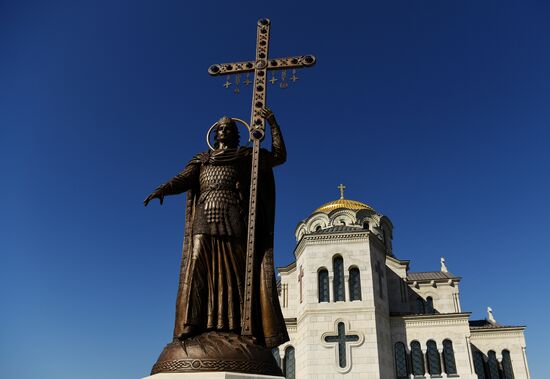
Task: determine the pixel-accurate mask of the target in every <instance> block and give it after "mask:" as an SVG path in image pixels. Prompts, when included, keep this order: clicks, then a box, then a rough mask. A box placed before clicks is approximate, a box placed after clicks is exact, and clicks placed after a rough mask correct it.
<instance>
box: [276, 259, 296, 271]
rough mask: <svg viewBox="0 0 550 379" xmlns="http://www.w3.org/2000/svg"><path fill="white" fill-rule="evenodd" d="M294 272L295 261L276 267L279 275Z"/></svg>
mask: <svg viewBox="0 0 550 379" xmlns="http://www.w3.org/2000/svg"><path fill="white" fill-rule="evenodd" d="M294 270H296V261H294V262H291V263H289V264H288V265H287V266H282V267H277V271H279V273H285V274H286V273H289V272H291V271H294Z"/></svg>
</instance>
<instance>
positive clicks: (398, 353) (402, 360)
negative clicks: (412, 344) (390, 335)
mask: <svg viewBox="0 0 550 379" xmlns="http://www.w3.org/2000/svg"><path fill="white" fill-rule="evenodd" d="M395 375H396V376H397V379H408V377H409V372H408V370H407V351H406V350H405V344H404V343H403V342H397V343H396V344H395Z"/></svg>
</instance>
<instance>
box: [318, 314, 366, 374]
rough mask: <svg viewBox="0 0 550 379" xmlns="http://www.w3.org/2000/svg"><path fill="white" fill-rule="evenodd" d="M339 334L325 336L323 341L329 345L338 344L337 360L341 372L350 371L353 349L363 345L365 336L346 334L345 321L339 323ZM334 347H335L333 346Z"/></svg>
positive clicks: (326, 334)
mask: <svg viewBox="0 0 550 379" xmlns="http://www.w3.org/2000/svg"><path fill="white" fill-rule="evenodd" d="M336 329H337V333H336V334H334V333H325V334H323V337H322V338H323V341H324V342H325V343H327V344H337V345H336V346H335V347H336V360H337V361H338V367H339V368H340V370H345V369H349V368H350V367H351V347H352V346H359V345H361V344H362V343H363V336H361V335H359V334H346V325H345V323H344V321H338V323H337V327H336ZM332 346H334V345H332Z"/></svg>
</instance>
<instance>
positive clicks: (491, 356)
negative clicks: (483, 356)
mask: <svg viewBox="0 0 550 379" xmlns="http://www.w3.org/2000/svg"><path fill="white" fill-rule="evenodd" d="M487 366H489V377H490V378H491V379H500V375H499V373H498V361H497V353H495V352H494V351H493V350H490V351H489V352H488V353H487Z"/></svg>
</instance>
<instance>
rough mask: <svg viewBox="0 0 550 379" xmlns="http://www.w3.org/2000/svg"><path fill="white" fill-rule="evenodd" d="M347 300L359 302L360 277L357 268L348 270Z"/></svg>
mask: <svg viewBox="0 0 550 379" xmlns="http://www.w3.org/2000/svg"><path fill="white" fill-rule="evenodd" d="M349 299H350V301H353V300H361V275H360V274H359V269H358V268H357V267H352V268H350V270H349Z"/></svg>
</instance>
